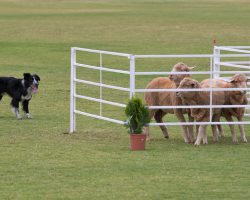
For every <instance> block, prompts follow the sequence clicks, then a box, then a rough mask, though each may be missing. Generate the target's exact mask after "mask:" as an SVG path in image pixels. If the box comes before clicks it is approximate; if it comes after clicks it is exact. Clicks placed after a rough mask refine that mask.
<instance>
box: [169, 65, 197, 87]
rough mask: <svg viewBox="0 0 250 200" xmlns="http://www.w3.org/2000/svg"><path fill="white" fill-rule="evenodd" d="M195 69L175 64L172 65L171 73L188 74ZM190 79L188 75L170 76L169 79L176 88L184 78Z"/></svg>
mask: <svg viewBox="0 0 250 200" xmlns="http://www.w3.org/2000/svg"><path fill="white" fill-rule="evenodd" d="M193 68H195V67H189V66H187V65H186V64H184V63H181V62H180V63H177V64H175V65H174V67H173V69H172V72H189V71H190V70H192V69H193ZM185 77H190V75H189V74H170V75H169V79H170V80H171V81H174V82H175V85H176V87H178V86H179V84H180V82H181V81H182V80H183V79H184V78H185Z"/></svg>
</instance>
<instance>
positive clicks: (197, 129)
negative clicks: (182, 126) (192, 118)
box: [195, 125, 200, 138]
mask: <svg viewBox="0 0 250 200" xmlns="http://www.w3.org/2000/svg"><path fill="white" fill-rule="evenodd" d="M199 126H200V125H196V126H195V127H196V133H195V137H196V138H197V136H198V133H199Z"/></svg>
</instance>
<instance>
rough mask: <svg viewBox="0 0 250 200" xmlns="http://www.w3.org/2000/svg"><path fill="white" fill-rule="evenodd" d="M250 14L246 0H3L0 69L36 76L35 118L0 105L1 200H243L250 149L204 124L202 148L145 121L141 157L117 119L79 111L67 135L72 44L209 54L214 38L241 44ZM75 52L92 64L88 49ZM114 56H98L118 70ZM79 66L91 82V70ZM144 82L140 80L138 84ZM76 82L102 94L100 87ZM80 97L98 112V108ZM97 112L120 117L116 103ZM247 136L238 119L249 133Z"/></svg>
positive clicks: (174, 130)
mask: <svg viewBox="0 0 250 200" xmlns="http://www.w3.org/2000/svg"><path fill="white" fill-rule="evenodd" d="M249 18H250V3H249V1H248V0H237V1H233V0H221V1H217V0H206V1H203V0H202V1H198V0H197V1H195V0H176V1H171V0H133V1H132V0H91V1H90V0H82V1H81V0H63V1H59V0H43V1H38V0H32V1H28V0H12V1H10V0H0V66H1V67H0V76H15V77H20V78H21V77H22V74H23V73H24V72H31V73H37V74H38V75H39V76H40V77H41V84H40V90H39V93H38V94H37V95H35V96H34V98H33V99H32V101H31V103H30V110H31V114H32V115H33V119H32V120H19V121H18V120H16V119H15V118H14V116H13V114H12V113H11V111H10V106H9V102H10V98H9V97H4V98H3V100H2V101H1V103H0V124H1V128H0V199H25V200H27V199H93V200H96V199H124V200H127V199H143V200H146V199H250V190H249V188H250V154H249V151H250V148H249V147H250V145H249V143H247V144H243V143H241V142H240V143H239V144H238V145H233V144H232V143H231V138H230V133H229V130H228V128H227V127H226V126H225V127H224V128H225V132H226V137H225V138H222V139H221V140H220V141H219V142H218V143H217V144H213V143H212V141H211V130H210V128H209V131H208V135H209V144H208V145H205V146H204V145H201V147H199V148H195V147H194V146H193V145H190V144H185V143H184V142H183V139H182V136H181V135H182V133H181V128H180V127H169V131H170V136H171V139H170V140H165V139H163V137H162V134H161V132H160V129H159V128H158V127H153V128H151V135H152V141H150V142H149V143H148V144H147V150H146V151H143V152H131V151H130V150H129V148H128V146H129V140H128V134H127V132H126V130H125V128H124V127H123V126H121V125H117V124H113V123H109V122H104V121H100V120H96V119H90V118H87V117H84V116H77V133H75V134H72V135H69V134H65V133H67V132H68V129H69V92H70V90H69V89H70V85H69V83H70V47H72V46H79V47H85V48H93V49H101V50H110V51H118V52H125V53H134V54H177V53H180V54H187V53H211V52H212V49H213V44H212V41H213V39H216V40H217V42H218V44H219V45H249V41H250V26H249ZM82 59H83V60H84V61H87V60H88V62H90V63H91V62H92V63H96V62H97V63H98V60H97V58H96V57H94V56H92V55H86V56H85V57H84V56H83V58H82ZM113 59H114V60H113V61H112V60H111V61H110V60H109V59H108V58H107V59H106V60H105V61H106V62H107V63H108V62H110V63H111V64H113V66H115V64H116V60H115V59H116V58H113ZM178 61H182V60H178ZM122 62H123V61H122ZM124 62H126V61H124ZM185 62H187V64H190V65H193V64H195V65H198V66H200V68H199V69H197V70H204V69H205V65H206V63H205V61H199V60H191V61H190V63H189V62H188V61H185ZM151 63H152V66H154V67H155V69H156V70H155V71H157V70H158V68H157V66H159V67H160V68H161V70H162V69H164V68H165V67H168V69H170V68H171V66H172V63H168V61H167V60H166V61H162V60H154V61H152V62H151ZM150 66H151V65H150ZM150 66H148V65H145V69H143V66H141V69H142V70H148V69H151V68H150ZM147 67H148V68H147ZM152 71H154V70H152ZM165 71H166V70H165ZM79 73H80V72H79ZM82 73H83V74H82V76H85V77H86V78H88V79H90V80H91V79H96V78H97V79H98V75H97V74H95V73H93V72H92V71H90V70H86V71H85V72H82ZM106 76H107V78H106V79H107V80H106V81H110V82H111V83H119V84H123V85H124V86H127V85H128V83H127V82H126V79H123V78H119V77H118V76H112V75H110V74H107V75H106ZM151 78H153V77H150V78H149V77H147V79H145V80H142V81H144V82H140V83H138V84H139V85H140V86H141V87H145V85H146V82H147V81H148V80H150V79H151ZM79 87H80V86H79ZM82 87H83V88H82V89H81V91H83V92H84V91H88V92H89V94H92V95H93V96H95V95H97V96H98V95H99V94H98V92H99V89H98V88H90V87H88V86H82ZM96 91H97V92H96ZM104 95H106V97H107V98H111V99H112V98H113V99H114V100H118V98H120V99H119V101H120V102H126V101H127V98H128V94H122V95H120V94H115V93H112V91H109V90H108V91H105V93H104ZM80 104H81V105H79V106H83V108H84V106H85V108H88V109H89V110H90V111H93V113H95V112H97V113H98V109H99V105H98V104H91V103H90V102H87V101H84V102H81V103H80ZM104 109H105V110H104V112H105V114H106V115H107V116H109V117H112V116H113V117H120V119H125V116H123V112H122V111H121V110H119V111H118V112H116V110H115V109H114V108H112V107H108V106H107V107H104ZM117 113H118V114H117ZM118 115H119V116H118ZM165 120H166V121H168V120H171V121H173V120H175V118H174V117H173V116H172V117H170V118H166V119H165ZM237 131H238V129H237ZM249 131H250V128H249V126H246V133H247V137H248V139H249V140H250V133H249ZM238 136H239V134H238Z"/></svg>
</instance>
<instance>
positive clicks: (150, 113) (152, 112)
mask: <svg viewBox="0 0 250 200" xmlns="http://www.w3.org/2000/svg"><path fill="white" fill-rule="evenodd" d="M154 115H155V110H149V119H150V120H151V119H152V117H153V116H154ZM144 133H145V134H146V141H149V140H150V136H149V126H145V127H144Z"/></svg>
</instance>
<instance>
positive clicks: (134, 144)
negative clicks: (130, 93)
mask: <svg viewBox="0 0 250 200" xmlns="http://www.w3.org/2000/svg"><path fill="white" fill-rule="evenodd" d="M125 114H126V116H127V120H126V123H125V126H126V127H127V128H128V132H129V133H130V149H131V150H145V144H146V134H143V127H144V126H145V125H146V124H147V123H149V121H150V119H149V110H148V108H147V107H145V106H144V105H143V104H142V101H141V99H139V98H136V97H132V99H130V100H129V101H128V103H127V106H126V108H125Z"/></svg>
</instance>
